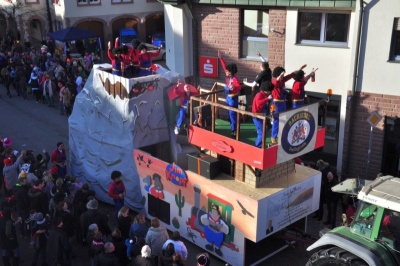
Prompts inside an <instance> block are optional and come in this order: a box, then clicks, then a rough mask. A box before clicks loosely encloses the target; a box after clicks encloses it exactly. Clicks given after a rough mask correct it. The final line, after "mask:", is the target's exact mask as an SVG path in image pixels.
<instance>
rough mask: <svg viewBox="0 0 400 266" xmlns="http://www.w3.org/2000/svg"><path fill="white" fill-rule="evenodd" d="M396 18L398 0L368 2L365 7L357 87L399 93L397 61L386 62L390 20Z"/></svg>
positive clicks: (391, 28) (390, 31)
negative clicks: (362, 43)
mask: <svg viewBox="0 0 400 266" xmlns="http://www.w3.org/2000/svg"><path fill="white" fill-rule="evenodd" d="M395 17H400V1H399V0H384V1H369V3H368V4H367V6H366V7H365V16H364V18H365V19H364V27H363V33H366V34H364V36H363V41H364V42H365V44H364V45H363V46H362V49H361V53H360V56H361V63H360V79H361V80H362V82H360V84H359V86H358V88H357V90H361V91H363V92H370V93H384V94H389V95H396V96H399V95H400V90H399V85H398V77H399V74H400V64H398V63H391V62H388V60H389V55H390V46H391V40H392V30H393V21H394V18H395Z"/></svg>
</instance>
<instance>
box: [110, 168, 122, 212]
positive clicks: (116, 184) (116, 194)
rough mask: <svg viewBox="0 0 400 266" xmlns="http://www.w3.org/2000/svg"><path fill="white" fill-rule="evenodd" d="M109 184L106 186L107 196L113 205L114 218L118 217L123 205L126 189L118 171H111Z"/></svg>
mask: <svg viewBox="0 0 400 266" xmlns="http://www.w3.org/2000/svg"><path fill="white" fill-rule="evenodd" d="M111 179H112V181H111V183H110V185H109V186H108V196H109V197H111V198H112V199H113V201H114V204H115V217H118V212H119V210H120V209H121V208H122V206H124V204H125V200H124V198H125V194H126V189H125V185H124V181H122V174H121V172H120V171H113V172H112V173H111Z"/></svg>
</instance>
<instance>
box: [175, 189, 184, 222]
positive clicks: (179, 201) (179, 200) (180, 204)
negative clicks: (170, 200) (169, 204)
mask: <svg viewBox="0 0 400 266" xmlns="http://www.w3.org/2000/svg"><path fill="white" fill-rule="evenodd" d="M175 202H176V206H178V208H179V216H180V217H182V208H183V206H185V196H182V191H181V190H180V189H179V191H178V194H175Z"/></svg>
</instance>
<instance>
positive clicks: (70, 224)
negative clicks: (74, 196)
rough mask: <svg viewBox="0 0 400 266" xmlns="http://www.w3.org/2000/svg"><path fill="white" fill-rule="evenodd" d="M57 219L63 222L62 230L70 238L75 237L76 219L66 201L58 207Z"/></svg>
mask: <svg viewBox="0 0 400 266" xmlns="http://www.w3.org/2000/svg"><path fill="white" fill-rule="evenodd" d="M55 217H60V218H61V219H62V220H63V226H62V229H63V230H64V231H65V232H66V233H67V235H68V237H71V236H73V235H74V218H73V217H72V214H71V212H70V210H69V208H68V203H67V202H66V201H64V200H63V201H61V202H59V203H58V205H57V211H56V215H55Z"/></svg>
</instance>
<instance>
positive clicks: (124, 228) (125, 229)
mask: <svg viewBox="0 0 400 266" xmlns="http://www.w3.org/2000/svg"><path fill="white" fill-rule="evenodd" d="M131 225H132V217H130V216H129V208H128V207H127V206H123V207H122V208H121V209H120V210H119V212H118V229H119V230H120V231H121V235H122V238H124V239H126V238H128V237H129V230H130V228H131Z"/></svg>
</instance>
